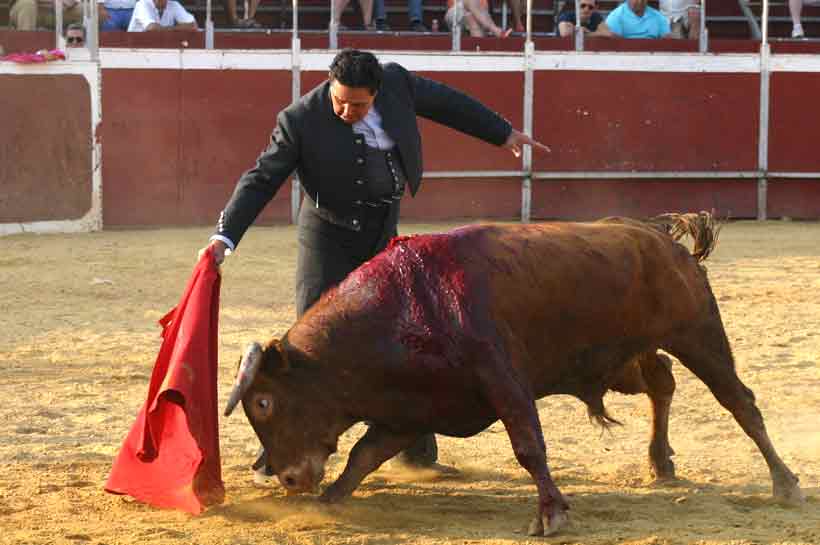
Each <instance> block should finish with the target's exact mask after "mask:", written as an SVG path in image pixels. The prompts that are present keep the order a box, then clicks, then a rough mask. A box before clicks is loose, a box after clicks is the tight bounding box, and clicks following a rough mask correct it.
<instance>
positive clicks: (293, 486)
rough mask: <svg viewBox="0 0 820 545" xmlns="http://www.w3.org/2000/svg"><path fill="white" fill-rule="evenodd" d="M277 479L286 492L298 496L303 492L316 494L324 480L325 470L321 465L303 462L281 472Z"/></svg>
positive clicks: (307, 461)
mask: <svg viewBox="0 0 820 545" xmlns="http://www.w3.org/2000/svg"><path fill="white" fill-rule="evenodd" d="M277 477H278V478H279V482H280V483H281V484H282V486H284V487H285V488H286V489H287V490H288V492H293V493H295V494H300V493H303V492H318V491H319V485H320V484H321V482H322V479H324V478H325V469H324V467H323V466H322V465H318V467H317V465H316V464H314V463H311V461H309V460H305V462H303V463H302V464H300V465H299V466H291V467H288V468H285V469H284V470H282V471H281V472H280V473H279V474H278V475H277Z"/></svg>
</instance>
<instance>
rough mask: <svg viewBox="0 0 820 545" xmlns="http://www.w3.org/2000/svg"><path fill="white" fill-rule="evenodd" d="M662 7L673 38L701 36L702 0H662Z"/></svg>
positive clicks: (694, 38)
mask: <svg viewBox="0 0 820 545" xmlns="http://www.w3.org/2000/svg"><path fill="white" fill-rule="evenodd" d="M660 8H661V13H662V14H663V16H664V17H666V18H667V19H668V20H669V26H670V28H671V33H672V36H671V37H672V38H678V39H681V38H689V39H690V40H697V39H698V38H700V0H660Z"/></svg>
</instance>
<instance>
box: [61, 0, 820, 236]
mask: <svg viewBox="0 0 820 545" xmlns="http://www.w3.org/2000/svg"><path fill="white" fill-rule="evenodd" d="M83 1H84V2H85V3H86V8H87V10H88V11H87V18H86V25H87V26H86V28H87V29H88V32H87V36H88V37H89V39H87V43H88V47H89V49H90V50H92V51H93V52H94V54H93V58H94V59H97V58H98V56H97V48H98V43H97V32H96V31H94V29H96V28H97V5H96V2H95V0H83ZM574 1H575V4H576V6H575V7H576V35H575V40H576V42H575V44H576V47H575V49H576V51H581V52H582V51H583V34H582V32H583V31H582V30H580V27H581V25H580V9H579V5H578V4H579V0H574ZM705 3H706V0H702V2H701V14H702V17H701V45H700V47H699V50H700V51H704V49H705V47H704V44H705V43H708V42H707V41H706V39H705V35H706V32H705V31H706V28H705V20H706V18H705V16H703V15H705ZM532 4H533V0H527V2H526V12H525V17H526V33H525V40H524V48H523V52H521V59H522V72H523V75H524V89H523V104H522V110H523V130H524V132H525V133H526V134H528V135H532V132H533V104H534V101H535V97H534V71H535V58H536V54H535V46H534V43H533V17H532V15H533V8H532ZM57 5H61V0H57ZM207 9H208V16H207V19H206V25H205V31H206V45H207V46H208V47H209V48H212V47H213V19H212V17H211V14H210V9H211V0H207ZM463 9H464V6H463V1H462V0H458V1H457V2H456V10H463ZM298 12H299V10H298V0H292V28H291V72H292V100H294V101H295V100H298V99H299V97H300V96H301V85H300V82H301V70H302V68H301V64H302V63H301V57H302V52H301V43H300V39H299V13H298ZM768 13H769V0H763V18H762V21H763V25H762V31H761V38H762V40H761V45H760V54H759V63H760V64H759V74H760V101H759V104H760V111H759V116H760V117H759V119H760V122H759V134H758V153H757V170H754V171H742V172H740V171H732V172H729V171H726V172H723V171H721V172H695V171H691V172H689V171H681V172H646V171H644V172H634V171H630V172H611V171H603V172H597V171H590V172H533V161H532V152H531V150H530V149H529V147H525V150H524V153H523V155H522V159H521V161H522V162H521V170H517V171H490V170H488V171H469V172H467V171H460V172H443V171H440V172H427V173H426V174H425V176H426V177H428V178H465V177H469V178H491V177H492V178H499V177H501V178H515V179H519V180H520V181H521V184H522V187H521V192H522V194H521V219H522V220H523V221H529V219H530V214H531V202H532V183H533V180H544V181H547V180H559V179H560V180H567V179H575V180H583V179H624V180H626V179H670V178H688V179H727V180H730V179H740V180H744V179H745V180H748V179H755V178H756V179H757V217H758V219H761V220H763V219H766V209H767V192H768V184H769V178H770V177H776V178H793V179H801V178H820V173H814V172H803V173H797V172H786V173H783V172H779V173H770V172H769V171H768V163H769V161H768V157H769V119H770V93H769V89H770V79H771V74H770V71H771V50H770V46H769V43H768V40H769V25H768V20H767V15H768ZM59 15H60V17H59V18H58V26H57V28H58V29H59V28H61V25H60V24H59V23H60V22H61V21H60V19H61V10H60V12H59ZM334 16H335V13H334V11H333V8H331V20H332V21H335V18H334ZM456 20H458V18H456ZM455 26H456V27H457V28H455V29H452V30H453V52H458V51H459V50H460V38H461V36H460V31H459V28H458V27H459V26H460V25H455ZM330 30H331V32H330V33H331V36H332V37H331V42H333V40H334V39H337V38H336V37H335V33H334V29H333V28H332V27H331V29H330ZM335 30H338V29H335ZM58 36H59V40H62V35H61V33H60V32H59V31H58ZM208 36H209V37H208ZM58 43H62V42H58ZM513 54H514V53H513ZM570 54H571V55H573V53H570ZM576 54H580V55H584V54H585V53H576ZM299 203H300V190H299V184H298V180H295V181H294V184H293V189H292V196H291V214H292V217H293V218H294V219H295V218H296V216H297V214H298V208H299Z"/></svg>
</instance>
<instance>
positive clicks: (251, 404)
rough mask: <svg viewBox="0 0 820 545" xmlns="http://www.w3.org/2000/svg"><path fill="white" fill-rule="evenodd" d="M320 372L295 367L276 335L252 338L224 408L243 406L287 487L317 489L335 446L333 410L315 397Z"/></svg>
mask: <svg viewBox="0 0 820 545" xmlns="http://www.w3.org/2000/svg"><path fill="white" fill-rule="evenodd" d="M316 378H317V377H316V376H314V375H313V374H312V373H311V372H310V370H308V369H300V368H299V367H298V366H296V367H292V366H291V363H290V361H289V358H288V356H287V352H286V350H285V349H284V347H283V346H282V343H281V342H279V341H278V340H273V341H271V342H269V343H268V344H267V346H265V347H264V348H263V347H262V346H260V345H259V343H252V344H251V345H250V346H248V348H247V349H246V350H245V353H244V355H243V356H242V359H241V360H240V363H239V370H238V372H237V376H236V381H235V382H234V387H233V391H232V392H231V394H230V397H229V398H228V404H227V406H226V407H225V416H228V415H230V414H231V412H232V411H233V409H234V408H235V407H236V405H237V403H238V402H239V401H240V400H242V408H243V409H244V410H245V415H246V416H247V417H248V420H249V421H250V423H251V426H252V427H253V429H254V431H255V432H256V435H257V437H259V440H260V441H261V442H262V446H263V447H264V448H265V451H266V453H267V463H268V465H269V466H271V467H272V468H273V471H274V473H275V474H276V475H277V477H278V478H279V482H280V483H282V485H283V486H284V487H285V488H287V489H288V491H289V492H295V493H298V492H308V491H316V490H317V489H318V487H319V484H320V483H321V481H322V479H323V478H324V474H325V463H326V462H327V459H328V457H329V456H330V455H331V454H332V453H334V452H335V451H336V444H337V440H338V437H339V435H340V434H341V433H342V431H344V430H343V429H340V428H339V423H338V421H337V419H335V418H334V417H333V412H332V411H331V410H330V409H329V408H328V407H327V406H326V405H325V404H323V403H322V401H323V400H322V399H316V394H319V396H321V392H318V391H317V389H316V382H317V380H316Z"/></svg>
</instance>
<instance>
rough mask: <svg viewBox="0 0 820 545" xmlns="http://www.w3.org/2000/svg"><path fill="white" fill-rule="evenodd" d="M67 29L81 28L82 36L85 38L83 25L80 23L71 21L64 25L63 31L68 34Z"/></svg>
mask: <svg viewBox="0 0 820 545" xmlns="http://www.w3.org/2000/svg"><path fill="white" fill-rule="evenodd" d="M69 30H82V31H83V38H85V27H84V26H83V25H82V24H80V23H71V24H70V25H68V26H66V27H65V33H66V34H68V31H69Z"/></svg>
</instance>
